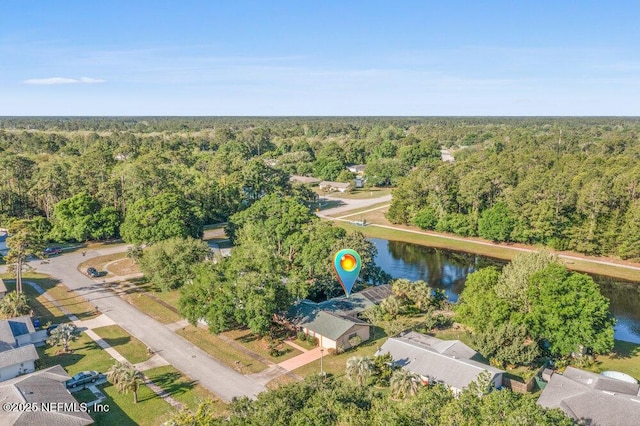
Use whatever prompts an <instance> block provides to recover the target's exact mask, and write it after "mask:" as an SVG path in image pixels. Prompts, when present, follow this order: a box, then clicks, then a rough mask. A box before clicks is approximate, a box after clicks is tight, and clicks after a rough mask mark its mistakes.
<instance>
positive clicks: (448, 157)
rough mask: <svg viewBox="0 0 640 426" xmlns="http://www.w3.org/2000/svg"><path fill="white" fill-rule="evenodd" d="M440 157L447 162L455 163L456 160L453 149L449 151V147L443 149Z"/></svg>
mask: <svg viewBox="0 0 640 426" xmlns="http://www.w3.org/2000/svg"><path fill="white" fill-rule="evenodd" d="M440 157H441V158H442V161H444V162H447V163H453V162H454V161H455V159H454V158H453V155H452V154H451V151H449V150H448V149H441V150H440Z"/></svg>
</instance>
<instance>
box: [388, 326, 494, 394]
mask: <svg viewBox="0 0 640 426" xmlns="http://www.w3.org/2000/svg"><path fill="white" fill-rule="evenodd" d="M387 353H389V354H390V355H391V358H393V362H394V364H395V365H396V366H399V367H402V368H406V369H407V370H409V371H411V372H413V373H415V374H417V375H419V376H420V377H421V378H422V380H423V383H425V384H426V383H443V384H444V385H446V386H447V387H449V388H450V389H451V390H452V391H453V393H454V394H459V393H460V392H462V390H463V389H464V388H466V387H468V386H469V384H471V383H472V382H474V381H475V380H477V379H478V376H479V375H480V374H481V373H483V372H485V371H487V372H488V373H489V375H490V380H491V383H492V384H493V385H494V386H495V387H498V388H499V387H501V386H502V375H503V374H504V371H502V370H499V369H497V368H494V367H492V366H490V365H487V364H484V363H482V362H480V359H481V357H480V355H479V354H478V353H477V352H476V351H474V350H473V349H471V348H470V347H469V346H467V345H465V344H464V343H462V342H460V341H459V340H441V339H437V338H435V337H431V336H427V335H425V334H420V333H416V332H409V333H406V334H404V335H401V336H400V337H392V338H390V339H388V340H387V341H386V342H385V343H384V344H383V345H382V347H380V349H378V351H377V352H376V355H378V356H380V355H385V354H387Z"/></svg>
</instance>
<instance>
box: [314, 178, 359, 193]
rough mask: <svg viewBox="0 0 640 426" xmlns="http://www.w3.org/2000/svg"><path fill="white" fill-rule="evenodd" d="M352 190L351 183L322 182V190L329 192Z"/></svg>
mask: <svg viewBox="0 0 640 426" xmlns="http://www.w3.org/2000/svg"><path fill="white" fill-rule="evenodd" d="M351 188H352V185H351V183H346V182H330V181H327V180H323V181H322V182H320V189H322V190H323V191H327V192H332V191H337V192H347V191H349V190H350V189H351Z"/></svg>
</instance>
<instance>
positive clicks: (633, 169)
mask: <svg viewBox="0 0 640 426" xmlns="http://www.w3.org/2000/svg"><path fill="white" fill-rule="evenodd" d="M639 135H640V120H639V119H636V118H615V117H609V118H607V117H602V118H597V117H596V118H593V117H588V118H544V117H540V118H508V117H495V118H482V117H465V118H445V117H433V118H421V117H388V118H377V117H342V118H314V117H308V118H302V117H282V118H270V117H236V118H231V117H213V118H209V117H94V118H69V117H47V118H12V117H2V118H0V223H2V224H5V223H6V222H7V221H8V220H10V219H12V218H32V217H35V216H43V217H45V218H46V219H47V220H49V221H51V222H52V225H53V229H54V230H55V233H54V235H55V236H56V237H61V238H68V239H76V240H79V239H82V238H108V237H115V236H119V234H120V232H121V229H123V230H125V231H124V234H125V236H128V238H129V239H131V241H145V240H149V241H151V240H156V239H158V238H169V237H177V236H187V235H191V236H197V235H198V234H199V232H200V227H201V224H202V223H212V222H218V221H224V220H226V219H228V217H229V216H231V215H232V214H234V213H236V212H238V211H241V210H243V209H245V208H247V207H248V206H249V205H251V204H252V203H254V202H255V201H256V200H257V199H259V198H261V197H262V196H264V195H266V194H268V193H279V194H280V195H296V196H302V197H303V198H304V197H308V198H312V197H313V194H310V193H309V191H307V190H304V189H302V188H299V187H295V186H290V185H289V182H288V180H287V176H288V175H289V174H302V175H316V176H317V177H319V178H321V179H328V180H335V179H344V180H347V179H349V178H350V177H351V175H350V174H349V173H345V169H344V166H345V165H347V164H366V165H367V170H366V174H367V184H368V185H397V186H398V188H397V189H396V190H395V191H394V198H393V204H392V206H391V208H390V211H389V219H390V220H392V221H393V222H396V223H415V224H418V225H419V226H421V227H424V228H426V229H436V230H439V231H446V232H455V233H458V234H461V235H479V236H482V237H485V238H489V239H492V240H496V241H516V242H525V243H534V244H538V243H541V244H545V245H547V246H550V247H553V248H558V249H571V250H576V251H579V252H583V253H589V254H608V255H616V256H621V257H623V258H639V257H640V162H639V161H638V160H639V158H640V141H639ZM440 148H450V149H452V150H453V151H454V156H455V159H456V161H455V162H454V163H444V162H442V161H440V159H439V155H438V154H439V152H438V151H439V149H440ZM267 159H268V160H272V161H270V162H269V164H275V166H273V167H270V166H267V165H266V164H265V161H264V160H267ZM78 194H83V195H82V199H74V200H70V199H72V198H73V197H74V196H78ZM167 194H169V195H167ZM155 197H158V198H157V199H158V200H162V201H161V202H160V203H157V204H156V206H157V207H158V208H160V210H161V211H163V209H168V210H167V211H173V210H175V209H179V208H184V209H186V210H187V211H189V212H191V213H190V214H191V216H187V217H186V219H187V220H189V221H191V222H193V223H190V225H191V226H187V227H185V226H182V227H180V226H176V227H173V229H166V228H170V227H167V226H164V227H163V229H155V230H146V231H145V230H143V231H144V232H142V233H134V232H129V231H126V230H130V231H133V230H134V229H135V227H136V224H137V223H139V220H140V219H139V218H136V217H135V216H136V215H135V211H136V207H137V206H140V203H143V201H141V200H147V199H156V198H155ZM61 202H62V204H59V203H61ZM79 202H81V204H78V203H79ZM163 204H164V207H161V206H162V205H163ZM72 206H81V207H83V208H87V209H88V211H89V212H90V214H91V220H86V219H85V220H81V219H78V218H77V215H74V214H73V212H71V211H70V210H69V207H72ZM130 207H131V209H130ZM56 209H58V210H60V213H59V214H56V213H55V211H56ZM130 210H131V213H129V211H130ZM128 215H129V216H133V217H131V218H127V216H128ZM128 219H129V222H130V223H132V225H131V226H128V227H127V226H125V228H120V225H121V224H122V223H127V220H128ZM78 222H81V223H78ZM147 231H148V232H147ZM138 234H139V235H138Z"/></svg>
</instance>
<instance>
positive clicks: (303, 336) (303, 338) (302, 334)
mask: <svg viewBox="0 0 640 426" xmlns="http://www.w3.org/2000/svg"><path fill="white" fill-rule="evenodd" d="M296 337H297V338H298V340H301V341H303V342H304V341H306V340H307V334H306V333H305V332H304V331H298V333H297V334H296Z"/></svg>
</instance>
